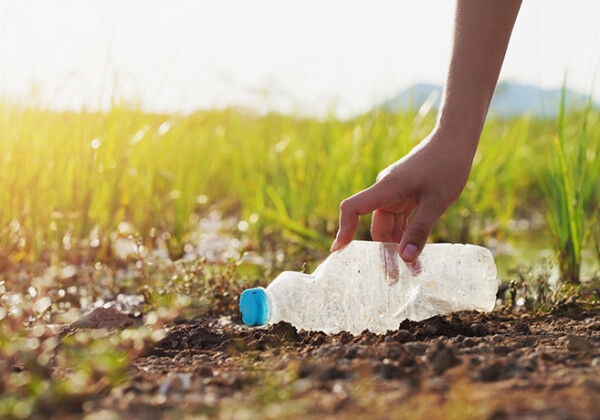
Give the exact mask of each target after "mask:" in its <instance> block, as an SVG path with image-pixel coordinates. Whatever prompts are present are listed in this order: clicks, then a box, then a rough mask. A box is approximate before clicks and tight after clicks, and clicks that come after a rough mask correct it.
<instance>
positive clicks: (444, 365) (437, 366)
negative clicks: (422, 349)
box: [426, 341, 460, 375]
mask: <svg viewBox="0 0 600 420" xmlns="http://www.w3.org/2000/svg"><path fill="white" fill-rule="evenodd" d="M426 358H427V360H428V361H429V363H431V367H432V368H433V373H434V374H435V375H441V374H442V373H444V371H445V370H447V369H449V368H451V367H453V366H456V365H458V364H459V363H460V359H458V358H457V357H456V355H455V354H454V351H453V350H452V349H451V348H450V347H447V346H446V345H445V344H444V343H442V342H441V341H438V342H437V343H436V344H435V345H434V346H433V347H432V348H431V349H430V350H429V351H428V352H427V354H426Z"/></svg>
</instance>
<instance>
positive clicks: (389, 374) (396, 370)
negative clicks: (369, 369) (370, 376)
mask: <svg viewBox="0 0 600 420" xmlns="http://www.w3.org/2000/svg"><path fill="white" fill-rule="evenodd" d="M373 373H375V374H376V375H379V376H381V377H382V378H383V379H395V378H402V377H403V376H404V369H403V368H401V367H400V366H397V365H395V364H392V363H380V364H378V365H376V366H375V368H374V369H373Z"/></svg>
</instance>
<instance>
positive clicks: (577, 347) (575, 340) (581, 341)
mask: <svg viewBox="0 0 600 420" xmlns="http://www.w3.org/2000/svg"><path fill="white" fill-rule="evenodd" d="M564 341H565V344H566V346H567V349H568V350H569V351H573V352H583V351H588V350H592V349H593V348H594V345H593V344H592V343H591V342H590V341H589V340H587V339H585V338H583V337H580V336H578V335H573V334H569V335H567V336H566V337H565V338H564Z"/></svg>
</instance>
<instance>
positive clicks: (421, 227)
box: [400, 203, 440, 263]
mask: <svg viewBox="0 0 600 420" xmlns="http://www.w3.org/2000/svg"><path fill="white" fill-rule="evenodd" d="M434 209H435V207H433V206H428V205H426V204H425V203H420V204H419V206H418V207H417V209H416V210H415V214H414V215H413V218H412V220H411V221H410V222H409V223H408V226H407V228H406V231H405V232H404V235H403V237H402V241H401V242H400V256H401V257H402V259H403V260H404V261H405V262H407V263H412V262H414V261H415V260H416V259H417V258H418V257H419V255H420V254H421V251H423V248H424V247H425V244H426V243H427V238H428V237H429V234H430V233H431V230H432V229H433V226H434V225H435V222H437V220H438V218H439V216H440V215H439V214H438V212H437V211H435V210H434Z"/></svg>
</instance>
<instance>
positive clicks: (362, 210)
mask: <svg viewBox="0 0 600 420" xmlns="http://www.w3.org/2000/svg"><path fill="white" fill-rule="evenodd" d="M520 5H521V0H458V2H457V6H456V15H455V16H456V17H455V24H454V42H453V47H452V58H451V60H450V67H449V69H448V76H447V79H446V85H445V88H444V97H443V100H442V106H441V109H440V114H439V118H438V123H437V125H436V127H435V128H434V130H433V132H432V133H431V134H430V135H429V136H428V137H427V138H426V139H425V140H423V141H422V142H421V143H420V144H419V145H418V146H417V147H415V148H414V149H413V150H412V151H411V152H410V153H409V154H408V155H406V156H405V157H403V158H402V159H400V160H399V161H397V162H396V163H394V164H392V165H390V166H389V167H388V168H386V169H384V170H383V171H382V172H381V173H380V174H379V176H378V177H377V182H376V183H375V184H373V185H372V186H371V187H369V188H367V189H366V190H363V191H361V192H359V193H357V194H355V195H353V196H352V197H350V198H348V199H346V200H344V201H343V202H342V204H341V205H340V228H339V231H338V234H337V236H336V239H335V241H334V243H333V245H332V246H331V250H332V251H335V250H337V249H339V248H341V247H342V246H344V245H346V244H347V243H349V242H350V241H351V240H352V238H353V237H354V233H355V231H356V228H357V226H358V218H359V216H360V215H365V214H369V213H371V212H373V221H372V225H371V235H372V237H373V240H375V241H381V242H397V243H399V244H400V253H401V256H402V258H403V259H404V260H405V261H406V262H414V261H415V260H416V259H417V257H418V256H419V254H420V253H421V251H422V250H423V247H424V246H425V243H426V242H427V237H428V236H429V234H430V233H431V230H432V229H433V226H434V224H435V223H436V222H437V220H438V219H439V218H440V216H441V215H442V214H443V213H444V212H445V211H446V209H447V208H448V207H450V205H451V204H452V203H453V202H454V201H455V200H456V199H457V198H458V196H459V195H460V193H461V192H462V190H463V188H464V186H465V184H466V182H467V179H468V177H469V173H470V171H471V164H472V161H473V156H474V155H475V151H476V149H477V144H478V142H479V137H480V135H481V130H482V128H483V124H484V122H485V117H486V115H487V111H488V107H489V104H490V101H491V99H492V95H493V93H494V89H495V87H496V82H497V80H498V74H499V73H500V68H501V67H502V61H503V60H504V55H505V52H506V48H507V46H508V41H509V39H510V34H511V32H512V28H513V25H514V22H515V20H516V17H517V14H518V12H519V8H520ZM411 215H412V218H410V217H411Z"/></svg>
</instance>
